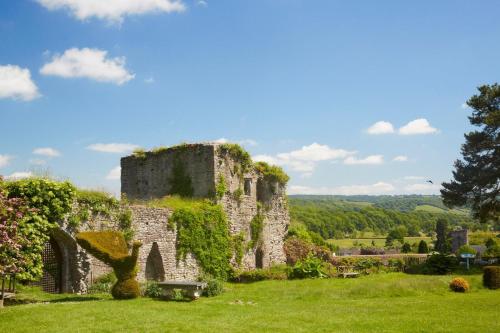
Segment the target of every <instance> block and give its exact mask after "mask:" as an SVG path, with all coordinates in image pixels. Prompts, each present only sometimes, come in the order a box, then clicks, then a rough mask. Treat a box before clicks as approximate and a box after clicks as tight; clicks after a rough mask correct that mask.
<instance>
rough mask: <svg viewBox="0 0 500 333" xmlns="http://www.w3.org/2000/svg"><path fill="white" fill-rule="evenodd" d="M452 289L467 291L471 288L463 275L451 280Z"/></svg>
mask: <svg viewBox="0 0 500 333" xmlns="http://www.w3.org/2000/svg"><path fill="white" fill-rule="evenodd" d="M450 289H451V290H453V291H454V292H459V293H465V292H466V291H469V289H470V286H469V282H467V280H466V279H464V278H461V277H457V278H454V279H453V280H451V282H450Z"/></svg>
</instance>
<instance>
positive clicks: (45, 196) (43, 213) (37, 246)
mask: <svg viewBox="0 0 500 333" xmlns="http://www.w3.org/2000/svg"><path fill="white" fill-rule="evenodd" d="M4 187H5V192H6V194H7V197H8V198H19V199H21V200H22V201H23V202H24V203H25V205H26V206H27V207H28V208H29V210H28V211H26V212H25V215H24V218H23V219H22V220H21V221H19V225H18V232H19V233H20V234H21V235H22V237H25V238H26V239H27V240H28V241H29V244H30V246H25V247H23V248H22V249H21V256H22V257H23V258H24V262H23V267H22V271H21V272H20V273H19V274H18V278H19V279H21V280H36V279H38V278H40V277H41V276H42V268H43V262H42V251H43V249H44V245H45V242H47V241H48V240H49V231H50V230H51V229H52V228H54V227H56V226H57V223H58V222H59V221H62V220H63V219H64V217H65V216H66V215H67V214H68V213H69V212H70V211H71V208H72V205H73V199H74V197H75V192H76V188H75V187H74V186H73V185H72V184H71V183H69V182H57V181H53V180H50V179H42V178H28V179H22V180H17V181H12V182H5V183H4Z"/></svg>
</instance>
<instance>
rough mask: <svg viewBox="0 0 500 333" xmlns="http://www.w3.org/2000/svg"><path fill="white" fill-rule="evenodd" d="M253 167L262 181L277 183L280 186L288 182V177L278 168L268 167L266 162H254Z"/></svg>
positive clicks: (274, 166)
mask: <svg viewBox="0 0 500 333" xmlns="http://www.w3.org/2000/svg"><path fill="white" fill-rule="evenodd" d="M254 165H255V169H256V170H257V171H258V172H260V173H261V174H262V175H263V176H264V179H267V180H269V181H272V182H278V183H279V184H281V185H285V184H286V183H288V181H289V180H290V177H289V176H288V175H287V174H286V173H285V171H283V169H282V168H281V167H279V166H276V165H269V164H268V163H266V162H256V163H255V164H254Z"/></svg>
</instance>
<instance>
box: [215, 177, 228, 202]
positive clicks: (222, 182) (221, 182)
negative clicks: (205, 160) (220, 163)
mask: <svg viewBox="0 0 500 333" xmlns="http://www.w3.org/2000/svg"><path fill="white" fill-rule="evenodd" d="M226 191H227V184H226V178H225V177H224V175H223V174H222V173H221V174H220V175H219V179H218V180H217V184H216V185H215V196H216V198H217V200H220V199H222V197H223V196H224V194H226Z"/></svg>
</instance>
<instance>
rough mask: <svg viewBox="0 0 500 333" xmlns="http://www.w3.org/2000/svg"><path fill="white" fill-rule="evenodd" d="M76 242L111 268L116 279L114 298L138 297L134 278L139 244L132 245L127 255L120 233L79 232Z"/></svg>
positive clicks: (137, 288)
mask: <svg viewBox="0 0 500 333" xmlns="http://www.w3.org/2000/svg"><path fill="white" fill-rule="evenodd" d="M76 241H77V242H78V244H79V245H80V246H81V247H83V248H84V249H85V250H87V251H88V252H89V253H90V254H92V255H93V256H94V257H96V258H97V259H99V260H101V261H102V262H104V263H106V264H107V265H109V266H111V267H112V268H113V270H114V273H115V275H116V278H117V281H116V283H115V284H114V285H113V288H112V290H111V294H112V295H113V297H114V298H116V299H128V298H136V297H138V296H139V294H140V290H139V283H138V282H137V280H136V279H135V278H136V276H137V269H136V266H137V257H138V255H139V248H140V246H141V243H140V242H134V243H133V245H132V253H131V254H130V255H129V254H128V248H127V243H126V241H125V238H124V237H123V234H122V233H121V232H117V231H100V232H93V231H88V232H80V233H78V234H77V235H76Z"/></svg>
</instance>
